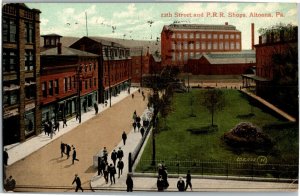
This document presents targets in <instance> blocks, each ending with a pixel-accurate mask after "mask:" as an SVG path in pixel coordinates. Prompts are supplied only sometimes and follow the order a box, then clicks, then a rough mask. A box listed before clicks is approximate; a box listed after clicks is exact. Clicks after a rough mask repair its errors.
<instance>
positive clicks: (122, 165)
mask: <svg viewBox="0 0 300 196" xmlns="http://www.w3.org/2000/svg"><path fill="white" fill-rule="evenodd" d="M117 168H118V174H119V177H118V178H120V174H121V175H122V173H123V168H124V162H123V161H122V159H120V160H119V161H118V165H117Z"/></svg>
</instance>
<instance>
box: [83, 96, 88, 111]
mask: <svg viewBox="0 0 300 196" xmlns="http://www.w3.org/2000/svg"><path fill="white" fill-rule="evenodd" d="M82 104H83V110H84V112H86V107H87V102H86V99H85V100H84V101H83V103H82Z"/></svg>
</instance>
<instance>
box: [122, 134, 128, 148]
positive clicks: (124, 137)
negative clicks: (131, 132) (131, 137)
mask: <svg viewBox="0 0 300 196" xmlns="http://www.w3.org/2000/svg"><path fill="white" fill-rule="evenodd" d="M126 139H127V135H126V133H125V131H123V134H122V140H123V143H124V146H125V144H126Z"/></svg>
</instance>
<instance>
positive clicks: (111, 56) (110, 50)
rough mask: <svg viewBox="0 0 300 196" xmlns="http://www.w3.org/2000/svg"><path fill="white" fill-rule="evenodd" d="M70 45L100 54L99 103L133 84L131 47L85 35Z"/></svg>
mask: <svg viewBox="0 0 300 196" xmlns="http://www.w3.org/2000/svg"><path fill="white" fill-rule="evenodd" d="M70 47H71V48H75V49H78V50H81V51H87V52H90V53H93V54H97V55H99V59H98V62H99V72H98V85H99V91H98V92H99V95H100V97H99V103H104V102H105V101H107V100H108V99H109V98H110V97H111V96H117V95H118V94H119V93H120V92H121V91H124V90H127V89H128V88H129V87H130V86H131V74H132V59H131V57H130V50H129V48H126V47H124V46H122V45H120V44H117V43H114V42H109V41H106V40H104V39H101V38H97V37H83V38H81V39H80V40H78V41H77V42H75V43H74V44H72V45H71V46H70Z"/></svg>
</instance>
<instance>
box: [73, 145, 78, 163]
mask: <svg viewBox="0 0 300 196" xmlns="http://www.w3.org/2000/svg"><path fill="white" fill-rule="evenodd" d="M75 160H76V161H79V159H77V158H76V150H75V148H73V154H72V164H74V161H75Z"/></svg>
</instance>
